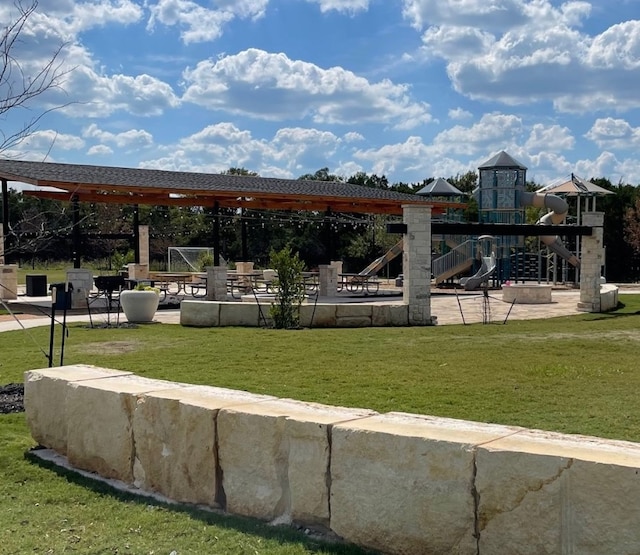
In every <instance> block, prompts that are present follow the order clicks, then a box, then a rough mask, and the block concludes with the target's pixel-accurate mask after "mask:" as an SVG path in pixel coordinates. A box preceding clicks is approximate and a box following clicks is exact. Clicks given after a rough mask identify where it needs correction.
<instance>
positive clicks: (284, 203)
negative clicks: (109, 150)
mask: <svg viewBox="0 0 640 555" xmlns="http://www.w3.org/2000/svg"><path fill="white" fill-rule="evenodd" d="M0 179H2V180H5V181H7V182H9V181H12V182H19V183H25V184H30V185H33V186H35V187H37V189H36V190H33V191H31V190H30V191H25V193H27V194H31V195H34V196H38V197H44V198H53V199H58V200H66V201H69V200H71V199H72V197H74V196H75V197H76V198H77V199H78V200H79V201H81V202H110V203H119V204H151V205H181V206H214V205H215V204H216V203H217V204H218V206H220V207H235V208H238V207H243V208H252V209H265V210H310V211H327V210H332V211H334V212H357V213H380V214H402V205H403V204H418V205H428V206H431V207H432V210H433V211H434V212H436V213H437V212H440V211H442V210H444V209H446V208H450V207H451V206H452V203H445V202H437V201H432V200H428V199H425V198H424V197H421V196H417V195H412V194H405V193H399V192H396V191H391V190H388V189H377V188H372V187H365V186H362V185H354V184H351V183H345V182H336V181H307V180H299V179H278V178H268V177H256V176H244V175H227V174H208V173H197V172H184V171H166V170H154V169H140V168H121V167H113V166H91V165H81V164H59V163H51V162H30V161H23V160H0ZM51 187H53V188H54V189H55V190H52V189H50V188H51ZM460 206H461V207H463V206H465V205H464V204H461V205H460Z"/></svg>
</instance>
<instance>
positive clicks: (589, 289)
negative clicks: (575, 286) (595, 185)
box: [578, 212, 604, 312]
mask: <svg viewBox="0 0 640 555" xmlns="http://www.w3.org/2000/svg"><path fill="white" fill-rule="evenodd" d="M582 222H583V225H588V226H592V228H593V231H592V234H591V235H585V236H584V237H583V238H582V259H581V261H580V302H579V303H578V309H579V310H582V311H584V312H600V311H601V303H600V286H601V276H602V272H601V270H602V266H603V264H604V241H603V237H604V228H603V226H604V212H585V213H583V214H582Z"/></svg>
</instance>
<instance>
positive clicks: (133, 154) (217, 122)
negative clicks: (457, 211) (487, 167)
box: [0, 0, 640, 185]
mask: <svg viewBox="0 0 640 555" xmlns="http://www.w3.org/2000/svg"><path fill="white" fill-rule="evenodd" d="M22 2H23V5H25V6H26V5H28V4H29V3H30V0H22ZM14 16H15V7H14V6H13V5H12V3H9V2H5V3H3V4H2V6H1V7H0V21H1V22H2V24H3V27H4V26H5V25H6V24H7V22H9V21H11V20H12V18H13V17H14ZM634 18H640V0H617V1H616V2H612V1H611V0H593V1H569V2H555V1H547V0H533V1H527V0H146V1H136V0H93V1H92V2H77V1H73V0H39V4H38V8H37V11H36V12H35V13H34V14H33V15H32V16H31V17H30V19H29V21H28V25H27V27H26V28H25V30H24V31H23V34H22V37H21V38H22V41H21V42H20V43H19V44H18V45H16V50H15V52H14V54H15V55H16V56H17V57H18V60H19V61H20V62H21V63H22V66H23V70H24V71H25V72H26V73H27V74H28V73H29V72H33V71H34V69H35V68H37V67H38V64H40V65H41V64H42V63H43V62H44V61H45V60H47V59H48V58H49V57H50V56H51V53H52V52H53V51H54V50H55V48H56V47H57V46H58V45H60V44H64V45H65V46H64V48H63V50H62V52H61V56H60V58H59V59H60V61H61V62H62V64H63V65H62V67H61V69H65V70H68V71H69V72H68V73H67V74H66V75H65V80H64V83H63V84H62V88H61V89H56V90H52V91H49V92H48V93H47V94H45V95H42V96H40V97H38V98H37V99H34V100H33V101H32V102H31V104H30V105H29V107H28V108H29V109H28V110H27V109H15V110H11V111H10V112H7V113H6V114H4V116H3V117H2V119H0V130H1V131H2V132H3V133H5V134H10V133H11V132H13V131H14V130H17V129H19V128H20V126H21V125H22V124H23V123H24V122H25V121H27V120H28V118H29V117H32V116H33V115H34V114H38V113H40V111H42V110H43V109H48V108H51V107H56V106H61V105H63V104H64V105H65V107H63V108H60V109H57V110H54V111H53V112H51V113H49V114H47V116H46V117H45V118H43V119H42V120H41V121H40V123H39V126H38V129H37V131H36V132H35V133H34V134H33V135H32V136H31V137H29V138H28V139H27V140H24V141H23V142H22V143H20V144H19V145H17V146H15V147H12V148H10V149H6V150H5V151H4V152H2V153H0V156H2V157H5V158H6V157H12V158H20V159H28V160H47V161H52V162H66V163H82V164H97V165H112V166H127V167H143V168H158V169H167V170H186V171H203V172H221V171H224V170H227V169H228V168H230V167H244V168H247V169H249V170H251V171H255V172H258V173H259V174H260V175H263V176H268V177H286V178H297V177H299V176H300V175H302V174H306V173H314V172H315V171H316V170H318V169H320V168H323V167H328V168H329V170H330V171H331V173H334V174H337V175H339V176H343V177H345V178H346V177H349V176H351V175H353V174H355V173H356V172H359V171H363V172H366V173H368V174H373V173H375V174H377V175H379V176H381V175H385V176H386V177H387V178H388V180H389V182H390V183H397V182H405V183H419V182H421V181H422V180H423V179H425V178H429V177H441V176H442V177H449V176H452V175H456V174H462V173H465V172H466V171H468V170H476V168H477V167H478V165H479V164H481V163H482V162H484V161H486V160H487V159H489V158H490V157H491V156H493V155H494V154H495V153H496V152H498V151H500V150H506V151H507V152H508V153H509V154H511V155H512V156H513V157H514V158H516V159H517V160H518V161H520V162H521V163H523V164H524V165H525V166H527V167H528V168H529V171H528V178H529V179H532V180H535V181H536V182H538V183H540V184H542V185H546V184H549V183H553V182H555V181H558V180H564V179H565V178H566V177H567V176H568V175H569V174H570V173H572V172H573V173H575V174H577V175H579V176H581V177H585V178H589V177H607V178H609V179H610V180H611V181H612V182H613V183H614V184H617V183H618V182H622V183H631V184H633V185H637V184H640V161H639V159H638V154H637V153H638V147H639V146H640V94H638V91H639V90H640V20H637V19H634ZM5 86H6V85H5ZM5 91H6V89H5V88H3V87H2V86H0V93H2V94H6V93H5Z"/></svg>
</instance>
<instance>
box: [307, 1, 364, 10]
mask: <svg viewBox="0 0 640 555" xmlns="http://www.w3.org/2000/svg"><path fill="white" fill-rule="evenodd" d="M307 2H310V3H311V4H318V5H319V6H320V11H321V12H322V13H325V12H329V11H331V10H335V11H337V12H347V13H356V12H359V11H364V10H367V9H368V8H369V0H307Z"/></svg>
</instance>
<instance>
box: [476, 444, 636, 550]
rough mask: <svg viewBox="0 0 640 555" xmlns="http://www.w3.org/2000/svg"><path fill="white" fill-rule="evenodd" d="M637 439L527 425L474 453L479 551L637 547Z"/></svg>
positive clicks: (625, 548) (634, 548) (633, 548)
mask: <svg viewBox="0 0 640 555" xmlns="http://www.w3.org/2000/svg"><path fill="white" fill-rule="evenodd" d="M638 469H640V445H638V444H635V443H628V442H622V441H611V440H603V439H599V438H586V437H584V436H568V435H562V434H554V433H549V432H540V431H522V432H520V433H518V434H516V435H514V436H511V437H505V438H502V439H500V440H497V441H494V442H491V443H488V444H486V445H483V446H480V447H479V448H478V453H477V476H476V488H477V492H478V499H479V504H478V533H479V544H478V545H479V548H480V549H479V552H480V553H494V554H496V555H500V554H503V553H504V554H509V555H520V554H523V555H524V554H531V555H544V554H556V553H580V554H581V555H600V554H603V553H616V555H630V554H632V553H638V552H639V550H640V527H638V525H637V523H638V521H639V520H640V503H639V502H638V499H640V479H638Z"/></svg>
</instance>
